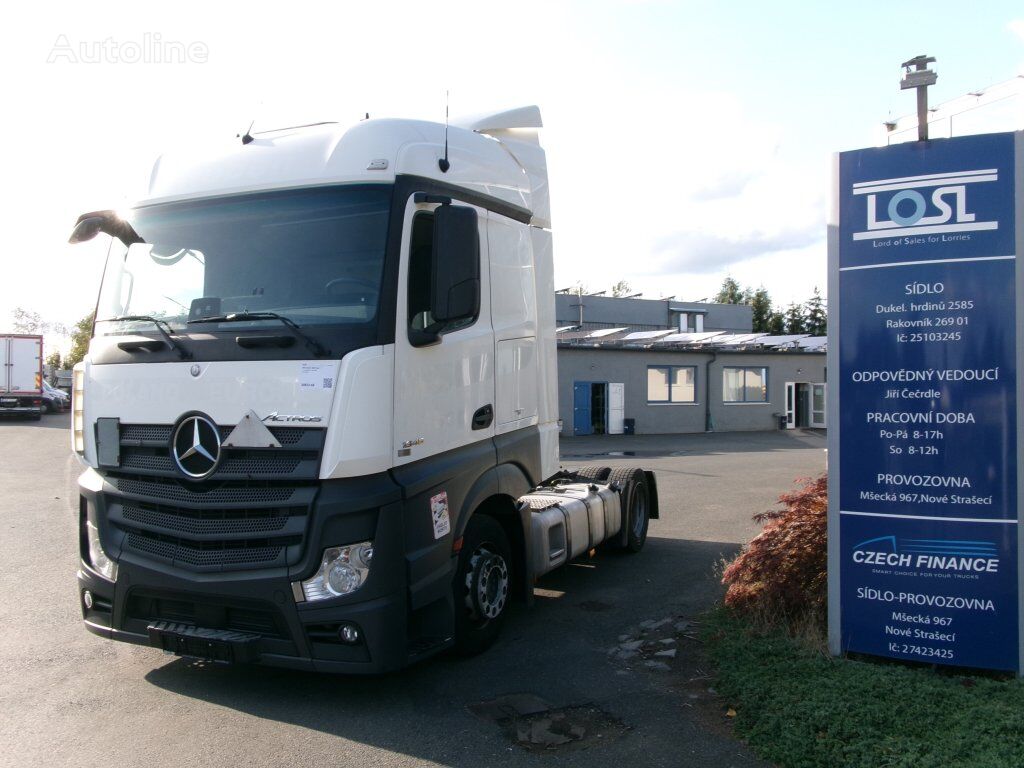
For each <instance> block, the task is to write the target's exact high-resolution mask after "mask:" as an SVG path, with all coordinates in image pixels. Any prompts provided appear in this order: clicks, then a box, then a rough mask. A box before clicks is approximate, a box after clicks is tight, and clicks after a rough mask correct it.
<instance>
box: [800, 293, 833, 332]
mask: <svg viewBox="0 0 1024 768" xmlns="http://www.w3.org/2000/svg"><path fill="white" fill-rule="evenodd" d="M804 316H805V328H806V330H805V331H804V332H805V333H809V334H811V335H812V336H825V335H826V334H827V333H828V310H827V309H826V308H825V300H824V299H823V298H821V292H820V291H819V290H818V288H817V286H815V288H814V294H813V295H812V296H811V298H810V299H808V300H807V303H806V304H805V305H804Z"/></svg>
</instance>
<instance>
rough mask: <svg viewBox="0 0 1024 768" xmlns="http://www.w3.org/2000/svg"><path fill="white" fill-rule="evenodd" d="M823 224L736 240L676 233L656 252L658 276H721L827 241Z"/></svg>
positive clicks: (658, 247)
mask: <svg viewBox="0 0 1024 768" xmlns="http://www.w3.org/2000/svg"><path fill="white" fill-rule="evenodd" d="M824 234H825V233H824V231H823V227H822V226H821V225H820V224H813V225H808V226H806V227H803V228H794V229H785V230H781V231H779V232H775V233H765V232H750V233H746V234H743V235H741V236H739V237H736V238H731V237H725V236H723V235H719V234H714V233H709V232H677V233H675V234H672V235H669V236H668V237H665V238H663V239H662V240H661V241H660V242H659V243H658V244H657V246H656V252H657V253H659V254H663V256H662V257H661V258H660V259H658V260H657V269H656V271H657V272H658V273H659V274H665V273H672V272H693V273H697V274H707V273H710V272H719V271H721V269H722V268H723V267H726V266H729V265H730V264H736V263H737V262H741V261H746V260H747V259H753V258H757V257H758V256H764V255H766V254H769V253H776V252H779V251H791V250H796V249H798V248H804V247H806V246H808V245H813V244H815V243H818V242H821V241H822V240H824Z"/></svg>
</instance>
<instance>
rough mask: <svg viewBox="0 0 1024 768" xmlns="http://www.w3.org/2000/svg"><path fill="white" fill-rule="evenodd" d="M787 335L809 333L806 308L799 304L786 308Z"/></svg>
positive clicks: (792, 304)
mask: <svg viewBox="0 0 1024 768" xmlns="http://www.w3.org/2000/svg"><path fill="white" fill-rule="evenodd" d="M785 322H786V333H807V331H806V330H805V329H806V320H805V318H804V308H803V307H801V306H800V305H799V304H797V303H795V302H794V303H791V304H790V305H789V306H788V307H787V308H786V314H785Z"/></svg>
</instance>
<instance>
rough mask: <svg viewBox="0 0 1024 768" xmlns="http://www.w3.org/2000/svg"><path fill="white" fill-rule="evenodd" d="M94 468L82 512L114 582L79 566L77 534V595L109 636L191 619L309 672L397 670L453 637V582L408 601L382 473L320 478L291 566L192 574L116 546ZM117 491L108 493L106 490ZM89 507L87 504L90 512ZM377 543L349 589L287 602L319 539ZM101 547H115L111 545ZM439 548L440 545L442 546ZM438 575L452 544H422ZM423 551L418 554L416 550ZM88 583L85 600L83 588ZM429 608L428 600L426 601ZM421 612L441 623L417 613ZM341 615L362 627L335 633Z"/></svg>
mask: <svg viewBox="0 0 1024 768" xmlns="http://www.w3.org/2000/svg"><path fill="white" fill-rule="evenodd" d="M97 480H98V477H97V475H96V474H95V473H92V477H91V479H90V481H89V482H88V483H80V492H81V494H82V499H83V504H82V509H81V517H82V519H81V521H80V525H81V524H84V519H85V517H86V515H87V514H91V515H92V516H93V519H94V520H95V521H96V522H97V525H98V527H99V528H100V531H101V538H102V539H103V542H104V549H105V550H107V552H108V554H112V555H113V556H114V558H115V559H116V560H117V564H118V572H117V580H116V581H115V582H111V581H108V580H107V579H105V578H103V577H102V576H100V575H99V574H98V573H96V572H95V571H94V570H93V569H92V568H91V567H90V566H89V564H88V550H87V545H86V544H85V543H84V542H83V550H82V562H81V564H80V567H79V572H78V587H79V605H80V607H81V610H82V617H83V620H84V622H85V625H86V628H87V629H88V630H89V631H90V632H92V633H93V634H96V635H99V636H101V637H105V638H108V639H111V640H119V641H122V642H130V643H136V644H139V645H153V644H154V643H153V642H152V641H151V637H150V627H151V626H152V625H154V624H157V623H159V622H174V623H176V624H179V625H187V626H191V627H196V628H201V629H209V630H222V631H230V632H240V633H247V634H250V635H252V634H255V635H258V636H259V639H258V641H256V642H255V643H254V645H255V654H254V655H253V656H254V657H253V658H252V660H253V661H254V662H255V663H259V664H266V665H271V666H278V667H286V668H291V669H302V670H310V671H318V672H335V673H348V674H376V673H382V672H387V671H390V670H394V669H399V668H401V667H404V666H406V665H408V664H409V663H411V662H413V661H416V660H418V659H419V658H424V657H426V656H429V655H431V654H432V653H434V652H437V651H438V650H441V649H442V648H444V647H446V646H447V645H450V643H451V638H450V637H448V636H446V635H447V633H444V632H440V633H438V632H436V631H435V632H427V633H426V634H427V637H424V636H423V634H424V633H423V631H422V629H423V627H424V626H434V627H436V626H438V625H441V626H444V625H446V624H448V622H449V618H448V617H450V615H451V593H450V587H448V588H444V589H438V590H435V597H434V600H433V602H432V603H431V605H429V606H426V607H421V606H423V603H424V601H423V600H422V599H417V601H416V602H417V603H418V605H417V606H416V608H417V609H418V610H411V607H410V597H409V594H410V593H409V578H410V573H415V568H411V567H410V565H409V561H408V558H407V557H406V541H405V536H404V523H403V517H404V514H403V512H404V505H403V504H402V502H401V495H400V493H399V492H398V490H397V487H394V486H393V485H392V486H390V487H389V483H390V482H391V481H390V480H389V479H388V478H387V477H386V476H383V477H378V478H360V479H357V480H353V481H331V482H325V483H323V484H321V486H320V488H319V489H318V494H317V501H316V502H315V503H314V505H313V508H312V513H311V520H310V521H309V525H308V527H307V532H306V537H305V542H304V545H303V549H304V553H303V556H302V558H301V559H300V560H299V561H298V562H297V563H296V564H294V565H291V566H287V565H286V566H283V567H277V568H272V569H256V570H236V571H226V570H225V571H212V572H210V571H206V572H194V571H190V570H185V569H182V568H179V567H175V565H174V564H173V563H166V562H157V561H155V560H153V559H148V558H145V557H143V556H140V555H139V553H137V552H133V551H131V550H130V549H129V548H127V547H120V546H119V545H118V544H117V542H118V541H119V539H118V537H117V533H116V531H115V530H113V528H112V526H111V525H110V523H109V521H108V516H107V514H106V505H107V504H109V503H111V502H112V498H111V496H110V495H109V493H108V492H107V491H108V490H109V488H110V487H109V486H108V485H107V484H106V483H105V482H102V483H99V484H97ZM113 501H116V499H113ZM89 505H91V513H90V512H89ZM364 540H372V541H373V542H374V560H373V567H372V569H371V571H370V575H369V577H368V578H367V581H366V583H365V584H364V585H363V586H362V587H361V588H360V589H359V590H357V591H356V592H355V593H353V594H352V595H348V596H345V597H338V598H331V599H328V600H323V601H316V602H312V603H307V602H296V598H295V593H294V592H293V588H292V585H293V583H294V582H297V581H300V580H302V579H306V578H309V577H310V576H311V575H312V574H313V573H314V572H315V570H316V568H317V566H318V565H319V562H320V556H321V553H322V552H323V549H324V548H326V547H329V546H339V545H344V544H349V543H355V542H358V541H364ZM108 547H111V548H113V552H112V551H111V549H108ZM445 548H447V549H446V550H445ZM431 550H433V551H432V552H431V553H430V554H431V556H430V557H428V558H427V559H428V560H430V561H432V563H433V567H432V568H431V570H432V571H433V572H434V573H435V575H436V579H434V580H433V581H435V583H436V584H438V585H443V584H450V575H449V574H450V569H451V568H453V567H454V562H455V561H454V560H453V559H452V557H451V544H450V542H438V543H437V547H436V548H435V547H431ZM417 554H418V558H417V561H419V562H422V561H423V553H422V552H420V553H417ZM87 591H88V592H89V593H90V598H91V599H90V601H89V602H90V603H91V607H87V601H86V599H85V593H86V592H87ZM428 609H429V610H428ZM426 614H430V615H431V616H433V617H434V618H436V619H438V620H439V621H428V622H425V621H424V618H425V615H426ZM342 624H354V625H355V626H356V627H357V628H358V630H359V641H358V642H357V643H345V642H343V641H342V640H341V638H340V637H339V629H340V627H341V625H342Z"/></svg>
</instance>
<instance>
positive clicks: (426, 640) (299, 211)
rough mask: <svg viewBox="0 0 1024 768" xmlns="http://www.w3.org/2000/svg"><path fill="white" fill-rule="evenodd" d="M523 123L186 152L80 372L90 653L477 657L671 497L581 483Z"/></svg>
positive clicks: (143, 211)
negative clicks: (565, 410)
mask: <svg viewBox="0 0 1024 768" xmlns="http://www.w3.org/2000/svg"><path fill="white" fill-rule="evenodd" d="M540 126H541V120H540V112H539V110H538V109H537V108H536V107H527V108H522V109H517V110H512V111H509V112H503V113H500V114H495V115H490V116H487V117H484V118H481V119H479V120H475V121H471V122H467V123H465V124H462V125H459V126H455V125H452V126H445V125H441V124H435V123H429V122H420V121H414V120H366V121H363V122H360V123H358V124H356V125H354V126H351V127H347V128H345V127H339V126H338V125H335V124H319V125H313V126H304V127H298V128H289V129H285V130H277V131H268V132H266V133H257V134H255V135H250V134H249V133H247V134H246V135H245V136H242V137H241V138H240V139H238V138H236V139H234V140H232V141H230V142H226V143H225V144H224V145H223V146H220V147H215V148H213V149H212V150H211V151H210V152H208V153H206V154H202V155H197V154H190V155H182V156H176V155H165V156H163V157H161V158H160V159H159V160H158V161H157V163H156V165H155V167H154V168H153V172H152V176H151V178H150V183H149V189H148V193H147V194H146V196H145V199H143V200H141V201H140V202H139V203H138V204H136V205H135V206H133V207H132V208H131V209H130V210H129V211H127V212H126V213H122V214H115V213H114V212H112V211H97V212H93V213H87V214H84V215H82V216H81V217H79V220H78V222H77V225H76V226H75V229H74V232H73V233H72V236H71V242H80V241H83V240H88V239H90V238H92V237H94V236H96V235H97V234H98V233H105V234H106V235H109V236H110V238H111V245H110V252H109V255H108V258H107V263H106V268H105V270H104V274H103V279H102V285H101V288H100V293H99V300H98V303H97V309H96V324H95V328H94V332H93V337H92V341H91V344H90V347H89V354H88V356H87V357H86V359H85V362H84V363H82V364H80V365H79V366H76V368H75V371H74V398H73V409H74V427H73V444H74V450H75V451H76V452H77V453H78V455H79V456H80V457H81V460H82V461H83V463H84V464H85V465H86V469H85V472H84V473H83V474H82V476H81V478H80V480H79V488H80V494H81V498H80V504H79V507H80V519H79V531H80V536H79V538H80V547H81V564H80V569H79V572H78V582H79V596H80V601H81V608H82V613H83V618H84V620H85V625H86V627H87V628H88V629H89V631H91V632H93V633H95V634H97V635H101V636H103V637H107V638H110V639H113V640H122V641H127V642H132V643H139V644H144V645H152V646H155V647H157V648H161V649H163V650H164V651H168V652H171V653H174V654H179V655H183V656H194V657H200V658H205V659H211V660H216V661H224V662H258V663H263V664H271V665H277V666H283V667H291V668H296V669H311V670H323V671H332V672H344V673H358V672H374V673H375V672H382V671H386V670H391V669H396V668H400V667H403V666H405V665H407V664H410V663H412V662H415V661H417V660H419V659H422V658H424V657H426V656H429V655H431V654H434V653H437V652H438V651H441V650H443V649H445V648H449V647H454V648H456V649H457V650H458V651H459V652H462V653H467V654H468V653H475V652H478V651H481V650H483V649H484V648H486V647H487V646H488V645H490V644H491V643H492V642H493V641H494V639H495V637H496V636H497V634H498V632H499V630H500V628H501V625H502V622H503V619H504V618H505V614H506V611H507V609H508V606H509V603H510V601H512V600H515V599H519V600H522V601H525V602H526V603H529V602H530V601H531V599H532V594H533V593H532V589H533V584H534V581H535V580H536V579H537V578H538V577H539V576H541V575H542V574H544V573H546V572H548V571H551V570H552V569H555V568H558V567H559V566H562V565H563V564H565V563H566V562H567V561H569V560H571V559H572V558H574V557H577V556H580V555H585V554H586V553H589V552H591V551H592V550H593V549H594V548H595V547H597V546H598V545H599V544H602V543H604V544H605V545H607V546H609V547H619V548H622V549H625V550H629V551H638V550H640V548H641V547H642V546H643V544H644V541H645V539H646V536H647V528H648V521H649V520H650V519H651V518H656V517H657V516H658V502H657V491H656V486H655V481H654V476H653V475H652V474H651V473H650V472H644V471H642V470H639V469H631V470H617V471H615V472H611V471H610V470H609V469H607V468H599V467H594V468H586V469H584V470H580V471H577V472H570V471H566V470H560V469H559V464H558V429H559V425H558V410H557V402H556V399H557V398H556V393H557V388H556V378H557V370H556V359H555V316H554V297H553V288H554V285H553V272H552V249H551V230H550V213H549V200H548V183H547V168H546V161H545V155H544V151H543V150H542V149H541V147H540V144H539V141H538V138H537V129H538V128H540Z"/></svg>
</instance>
